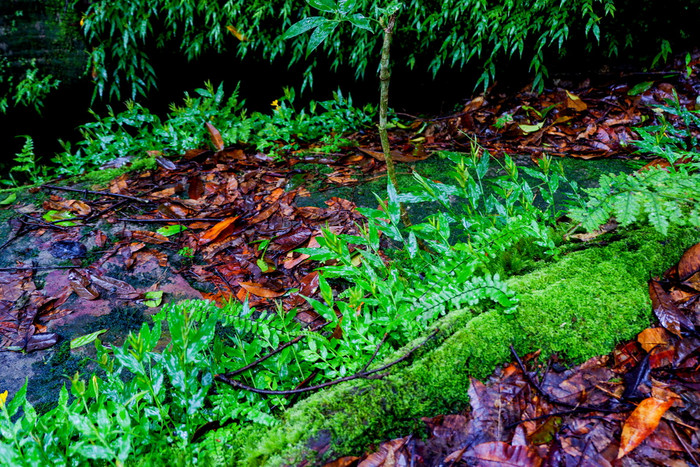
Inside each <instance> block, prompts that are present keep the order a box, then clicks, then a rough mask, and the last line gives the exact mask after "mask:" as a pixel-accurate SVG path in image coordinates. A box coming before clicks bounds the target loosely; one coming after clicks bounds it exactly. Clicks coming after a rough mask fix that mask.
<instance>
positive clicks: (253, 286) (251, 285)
mask: <svg viewBox="0 0 700 467" xmlns="http://www.w3.org/2000/svg"><path fill="white" fill-rule="evenodd" d="M238 285H240V286H241V287H243V288H244V289H245V290H246V291H247V292H250V293H252V294H253V295H257V296H258V297H264V298H277V297H281V296H282V295H284V294H285V292H275V291H274V290H270V289H267V288H265V287H263V286H262V285H260V284H257V283H255V282H239V283H238Z"/></svg>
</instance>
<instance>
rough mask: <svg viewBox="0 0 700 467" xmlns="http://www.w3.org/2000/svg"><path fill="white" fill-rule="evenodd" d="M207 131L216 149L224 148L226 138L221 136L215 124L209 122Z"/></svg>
mask: <svg viewBox="0 0 700 467" xmlns="http://www.w3.org/2000/svg"><path fill="white" fill-rule="evenodd" d="M206 125H207V131H208V132H209V137H210V138H211V143H212V144H213V145H214V149H216V150H217V151H221V150H222V149H224V140H223V138H221V133H219V130H217V129H216V128H215V127H214V125H212V124H211V123H209V122H207V123H206Z"/></svg>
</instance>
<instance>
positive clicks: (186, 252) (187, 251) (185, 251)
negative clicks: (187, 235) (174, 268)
mask: <svg viewBox="0 0 700 467" xmlns="http://www.w3.org/2000/svg"><path fill="white" fill-rule="evenodd" d="M177 254H178V255H180V256H182V257H183V258H188V259H192V258H193V257H194V251H193V250H192V248H190V247H188V246H184V247H182V248H180V249H179V250H178V252H177Z"/></svg>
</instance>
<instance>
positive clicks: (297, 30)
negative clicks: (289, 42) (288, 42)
mask: <svg viewBox="0 0 700 467" xmlns="http://www.w3.org/2000/svg"><path fill="white" fill-rule="evenodd" d="M328 21H330V20H329V19H326V18H324V17H323V16H309V17H308V18H304V19H302V20H301V21H299V22H296V23H294V24H292V25H291V26H290V27H289V29H287V30H286V31H285V33H284V34H282V40H285V39H291V38H292V37H295V36H298V35H299V34H304V33H305V32H306V31H308V30H310V29H313V28H316V27H319V26H321V25H322V24H324V23H327V22H328Z"/></svg>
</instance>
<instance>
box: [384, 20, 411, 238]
mask: <svg viewBox="0 0 700 467" xmlns="http://www.w3.org/2000/svg"><path fill="white" fill-rule="evenodd" d="M397 15H398V12H397V13H394V14H392V15H391V16H389V18H388V19H387V22H386V24H384V25H383V26H384V41H383V42H382V58H381V61H380V62H379V81H380V87H379V140H380V141H381V143H382V152H384V160H385V161H386V172H387V174H388V175H389V180H390V181H391V184H392V185H394V188H395V189H396V192H397V193H398V192H399V182H398V180H397V179H396V168H395V167H394V159H393V158H392V156H391V147H390V146H389V135H388V134H387V131H386V123H387V112H388V110H389V81H390V80H391V69H390V60H389V57H390V55H389V49H390V48H391V36H392V35H393V33H394V26H395V25H396V16H397ZM401 220H402V221H403V224H404V225H405V226H406V227H409V226H410V225H411V221H410V220H409V218H408V213H407V212H406V208H405V207H404V205H403V203H401Z"/></svg>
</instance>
